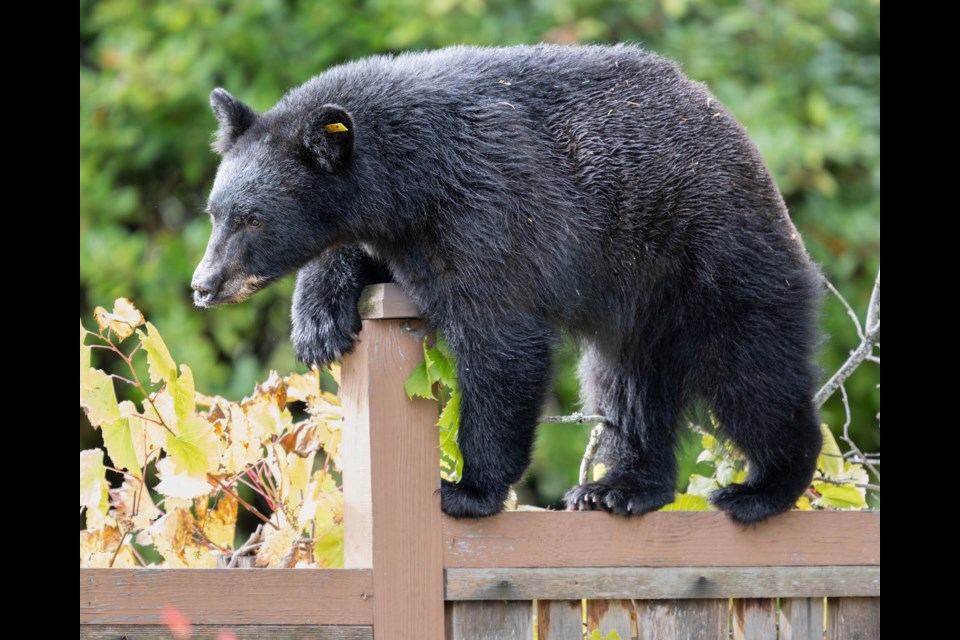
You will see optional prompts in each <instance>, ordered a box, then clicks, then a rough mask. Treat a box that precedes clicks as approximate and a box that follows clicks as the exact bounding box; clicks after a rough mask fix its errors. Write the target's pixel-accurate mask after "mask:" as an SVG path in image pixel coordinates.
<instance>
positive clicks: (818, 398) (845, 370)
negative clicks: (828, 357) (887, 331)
mask: <svg viewBox="0 0 960 640" xmlns="http://www.w3.org/2000/svg"><path fill="white" fill-rule="evenodd" d="M878 342H880V319H879V318H877V321H876V324H875V325H874V326H872V327H870V328H869V329H867V333H866V335H865V336H864V337H863V341H862V342H860V346H859V347H857V348H856V349H854V351H853V353H851V354H850V357H849V358H847V361H846V362H844V363H843V366H842V367H840V368H839V369H838V370H837V372H836V373H835V374H833V376H831V378H830V379H829V380H827V383H826V384H825V385H823V387H821V388H820V391H817V395H815V396H814V397H813V402H814V404H815V405H817V408H819V407H822V406H823V404H824V403H825V402H826V401H827V400H829V399H830V396H832V395H833V394H834V393H836V391H837V389H839V388H840V386H841V385H843V383H844V382H846V380H847V378H849V377H850V374H851V373H853V372H854V371H856V370H857V367H859V366H860V364H861V363H862V362H863V361H864V360H866V359H867V356H869V355H870V354H871V353H873V349H874V347H876V346H877V343H878Z"/></svg>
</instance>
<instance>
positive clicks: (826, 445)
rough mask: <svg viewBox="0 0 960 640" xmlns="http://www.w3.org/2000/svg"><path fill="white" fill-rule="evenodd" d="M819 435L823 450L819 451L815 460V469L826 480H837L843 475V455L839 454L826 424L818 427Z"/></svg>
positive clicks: (838, 449) (838, 447)
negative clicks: (821, 438)
mask: <svg viewBox="0 0 960 640" xmlns="http://www.w3.org/2000/svg"><path fill="white" fill-rule="evenodd" d="M820 433H821V434H822V435H823V449H822V450H821V451H820V457H819V458H817V468H818V469H820V471H821V472H823V475H825V476H827V477H828V478H839V476H840V474H842V473H843V454H842V453H840V446H839V445H838V444H837V440H836V439H835V438H834V437H833V432H832V431H830V427H828V426H827V425H826V424H821V425H820Z"/></svg>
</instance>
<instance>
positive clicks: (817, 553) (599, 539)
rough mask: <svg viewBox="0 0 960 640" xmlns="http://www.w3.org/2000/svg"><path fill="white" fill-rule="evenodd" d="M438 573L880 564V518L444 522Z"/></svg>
mask: <svg viewBox="0 0 960 640" xmlns="http://www.w3.org/2000/svg"><path fill="white" fill-rule="evenodd" d="M443 530H444V532H443V538H444V540H443V541H444V566H446V567H448V568H454V567H456V568H460V567H717V566H748V567H749V566H831V565H838V566H843V565H848V566H849V565H879V564H880V515H879V514H877V513H872V512H856V513H850V512H846V513H843V512H839V511H819V512H812V511H795V512H791V513H785V514H783V515H780V516H777V517H775V518H771V519H770V520H769V521H768V522H765V523H764V524H763V525H762V526H758V527H742V526H740V525H738V524H736V523H735V522H733V521H732V520H730V518H728V517H727V516H726V515H725V514H723V513H716V512H706V513H697V512H689V513H685V512H679V511H672V512H662V513H649V514H647V515H645V516H643V517H642V518H624V517H622V516H612V515H609V514H606V513H601V512H584V513H567V512H552V511H546V512H543V511H540V512H521V511H518V512H510V513H502V514H500V515H497V516H494V517H492V518H483V519H480V520H454V519H452V518H444V519H443Z"/></svg>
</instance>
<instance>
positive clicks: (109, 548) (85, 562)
mask: <svg viewBox="0 0 960 640" xmlns="http://www.w3.org/2000/svg"><path fill="white" fill-rule="evenodd" d="M122 542H125V541H124V540H123V534H122V533H121V532H120V529H118V528H117V527H114V526H106V527H100V528H99V529H86V530H84V531H81V532H80V566H81V567H84V568H94V569H105V568H107V567H110V566H113V567H114V568H129V567H136V566H137V561H136V558H135V557H134V555H133V550H132V549H131V547H130V545H129V544H124V546H123V548H122V549H120V551H119V553H115V552H116V550H117V546H118V545H119V544H121V543H122ZM114 556H116V557H114ZM111 561H112V562H113V564H112V565H111Z"/></svg>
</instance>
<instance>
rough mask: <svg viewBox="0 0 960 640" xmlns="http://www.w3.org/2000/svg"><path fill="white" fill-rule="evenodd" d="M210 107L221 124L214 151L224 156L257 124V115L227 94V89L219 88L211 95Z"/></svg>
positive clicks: (214, 143) (214, 142)
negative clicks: (238, 139) (244, 133)
mask: <svg viewBox="0 0 960 640" xmlns="http://www.w3.org/2000/svg"><path fill="white" fill-rule="evenodd" d="M210 106H211V107H212V108H213V114H214V115H215V116H217V121H219V122H220V129H219V130H218V131H217V137H216V139H215V140H214V141H213V150H214V151H216V152H217V153H219V154H221V155H222V154H224V153H226V152H227V151H229V150H230V148H231V147H232V146H233V144H234V143H235V142H236V141H237V138H239V137H240V136H242V135H243V132H244V131H246V130H247V129H249V128H250V125H252V124H253V123H254V122H256V120H257V114H256V112H254V110H253V109H251V108H250V107H248V106H247V105H245V104H243V103H242V102H240V101H239V100H237V99H236V98H234V97H233V96H232V95H230V94H229V93H227V90H226V89H220V88H217V89H214V90H213V91H212V92H211V93H210Z"/></svg>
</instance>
